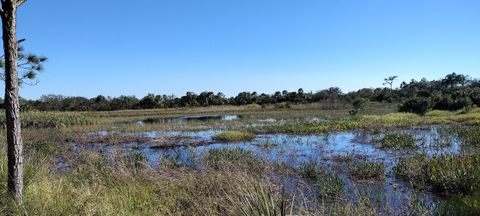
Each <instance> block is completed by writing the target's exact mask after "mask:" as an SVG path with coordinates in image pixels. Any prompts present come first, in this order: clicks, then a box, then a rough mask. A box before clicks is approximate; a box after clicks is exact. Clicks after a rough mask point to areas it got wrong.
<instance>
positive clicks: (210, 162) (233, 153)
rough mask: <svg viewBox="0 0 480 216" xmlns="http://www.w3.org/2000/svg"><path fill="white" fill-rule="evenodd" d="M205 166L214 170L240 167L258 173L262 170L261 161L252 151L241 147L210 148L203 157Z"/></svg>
mask: <svg viewBox="0 0 480 216" xmlns="http://www.w3.org/2000/svg"><path fill="white" fill-rule="evenodd" d="M203 162H204V165H205V167H208V168H213V169H216V170H222V169H232V168H233V169H241V170H251V171H254V172H256V173H260V172H261V171H262V170H263V168H264V167H263V164H264V163H263V161H262V160H261V159H259V158H258V157H257V156H256V155H255V154H254V153H253V152H252V151H250V150H246V149H243V148H238V147H236V148H215V149H210V150H209V151H208V152H207V153H206V155H205V156H204V157H203Z"/></svg>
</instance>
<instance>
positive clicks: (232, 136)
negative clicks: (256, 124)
mask: <svg viewBox="0 0 480 216" xmlns="http://www.w3.org/2000/svg"><path fill="white" fill-rule="evenodd" d="M254 138H255V134H254V133H250V132H244V131H225V132H222V133H219V134H215V135H214V136H213V137H212V139H213V140H216V141H222V142H237V141H250V140H252V139H254Z"/></svg>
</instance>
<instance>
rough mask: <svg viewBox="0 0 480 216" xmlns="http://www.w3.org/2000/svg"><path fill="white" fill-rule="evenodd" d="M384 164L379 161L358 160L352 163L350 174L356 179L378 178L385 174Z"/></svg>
mask: <svg viewBox="0 0 480 216" xmlns="http://www.w3.org/2000/svg"><path fill="white" fill-rule="evenodd" d="M384 170H385V165H384V164H383V163H380V162H367V161H365V162H360V163H355V164H353V165H352V168H351V174H352V176H353V177H354V178H355V179H357V180H372V179H380V178H383V177H384V176H385V171H384Z"/></svg>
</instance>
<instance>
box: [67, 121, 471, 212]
mask: <svg viewBox="0 0 480 216" xmlns="http://www.w3.org/2000/svg"><path fill="white" fill-rule="evenodd" d="M221 118H225V117H221ZM219 132H221V131H215V130H206V131H194V132H178V131H152V132H143V133H139V134H138V133H137V134H138V135H142V136H147V137H150V138H153V139H157V140H158V139H160V138H164V141H160V144H159V143H158V142H157V143H150V142H145V143H127V144H122V145H104V144H89V145H81V146H82V147H83V148H88V149H90V150H94V151H101V152H102V153H104V154H105V155H109V154H118V153H121V154H122V153H125V154H126V153H131V152H137V153H141V154H143V155H144V156H145V157H146V158H147V161H148V163H149V164H150V165H151V166H152V167H157V166H159V165H160V164H161V162H162V159H163V158H165V157H169V158H175V160H176V161H177V162H179V163H181V164H185V165H189V166H194V163H195V162H194V161H195V160H194V158H196V157H197V158H198V157H199V156H201V155H202V154H204V153H205V152H208V151H209V150H210V149H214V148H243V149H248V150H251V151H252V152H254V153H255V154H256V155H258V156H259V157H261V158H262V159H264V160H266V161H269V162H271V163H282V164H285V165H287V166H288V167H291V168H295V169H297V168H299V167H300V165H301V164H302V163H303V162H306V161H312V160H313V161H317V163H318V164H324V165H327V166H329V167H336V168H340V169H339V170H340V171H337V172H338V174H339V176H340V177H341V178H342V180H343V181H344V182H345V185H346V187H345V189H344V192H345V193H344V194H352V193H357V194H367V195H369V196H370V197H371V198H373V199H375V200H376V201H377V202H380V203H388V205H389V206H390V207H401V206H405V205H406V202H408V200H409V199H410V198H411V195H412V192H413V191H412V189H411V188H410V187H409V186H408V185H407V184H405V183H404V182H403V181H402V180H400V179H396V178H395V177H394V176H393V175H392V174H391V171H392V168H393V167H394V166H395V164H396V162H397V160H398V159H399V158H400V157H403V156H407V155H414V154H419V153H423V154H427V155H430V156H432V155H438V154H444V153H461V152H462V148H461V145H460V142H459V141H458V140H456V139H453V138H452V139H448V140H449V144H450V145H449V146H445V145H440V144H439V143H438V141H439V140H445V139H446V137H445V134H441V133H440V132H439V130H438V127H426V128H417V129H405V130H400V132H402V133H408V134H411V135H413V136H414V137H415V138H416V139H417V144H418V145H419V148H417V149H414V150H388V149H382V148H379V147H377V146H375V145H374V144H371V143H372V140H373V139H374V138H375V137H377V136H382V133H379V134H369V133H366V132H355V131H350V132H338V133H329V134H323V135H291V134H265V135H258V136H257V137H256V138H255V139H254V140H252V141H249V142H237V143H219V142H216V141H214V140H212V138H211V137H212V135H214V134H216V133H219ZM95 135H97V136H105V135H108V133H107V132H102V133H97V134H95ZM447 135H448V134H447ZM167 138H168V139H167ZM161 142H171V143H169V145H168V146H169V148H163V147H161V146H163V145H162V143H161ZM193 143H195V146H193V147H192V146H189V144H193ZM163 144H165V143H163ZM78 146H80V145H76V147H78ZM159 146H160V147H159ZM171 146H179V147H171ZM346 155H353V156H355V157H361V158H364V160H367V161H370V162H382V163H384V164H385V172H386V174H387V177H386V178H385V179H383V180H379V181H370V182H359V181H355V180H353V179H352V178H351V177H350V175H349V174H348V171H342V170H344V169H346V167H348V164H347V163H346V162H340V161H336V160H335V157H338V156H346ZM358 161H359V160H354V162H358ZM347 170H348V169H347ZM419 196H420V197H422V198H423V199H424V200H425V201H426V202H429V203H433V202H431V201H432V200H434V199H437V198H436V197H434V196H432V195H429V194H424V193H420V194H419Z"/></svg>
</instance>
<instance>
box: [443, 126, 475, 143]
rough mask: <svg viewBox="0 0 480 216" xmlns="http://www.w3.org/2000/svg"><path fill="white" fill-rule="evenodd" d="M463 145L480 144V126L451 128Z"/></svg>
mask: <svg viewBox="0 0 480 216" xmlns="http://www.w3.org/2000/svg"><path fill="white" fill-rule="evenodd" d="M450 132H451V133H453V134H455V135H456V136H457V137H458V139H459V140H460V142H461V144H462V145H463V146H467V147H477V146H479V145H480V126H478V125H476V126H455V127H451V128H450Z"/></svg>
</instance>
